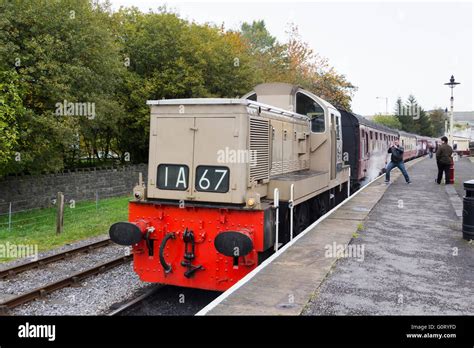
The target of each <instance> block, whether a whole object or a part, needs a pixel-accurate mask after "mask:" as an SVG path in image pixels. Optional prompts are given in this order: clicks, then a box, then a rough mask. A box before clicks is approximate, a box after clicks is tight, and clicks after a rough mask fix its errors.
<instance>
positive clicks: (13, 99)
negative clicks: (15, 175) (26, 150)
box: [0, 71, 25, 175]
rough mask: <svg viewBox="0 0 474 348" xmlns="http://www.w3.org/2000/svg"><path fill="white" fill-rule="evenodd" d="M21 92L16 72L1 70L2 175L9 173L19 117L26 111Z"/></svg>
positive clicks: (17, 135) (0, 167)
mask: <svg viewBox="0 0 474 348" xmlns="http://www.w3.org/2000/svg"><path fill="white" fill-rule="evenodd" d="M20 93H21V88H20V86H19V81H18V76H17V74H16V72H13V71H5V72H0V135H1V136H0V175H2V174H5V173H7V170H8V167H7V165H8V164H9V163H11V162H12V161H13V160H14V156H15V153H14V148H15V147H16V146H17V144H18V138H19V130H18V123H17V117H18V116H19V115H22V114H23V113H24V112H25V110H24V107H23V102H22V99H21V95H20Z"/></svg>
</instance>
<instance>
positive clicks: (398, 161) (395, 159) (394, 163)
mask: <svg viewBox="0 0 474 348" xmlns="http://www.w3.org/2000/svg"><path fill="white" fill-rule="evenodd" d="M404 151H405V150H404V149H403V146H399V145H398V140H395V141H394V143H393V145H392V146H391V147H390V148H389V149H388V153H391V154H392V158H391V160H390V163H389V164H388V165H387V170H386V172H385V183H387V184H388V183H389V182H390V171H391V170H392V169H393V168H395V167H397V168H398V169H400V171H401V172H402V174H403V176H404V177H405V181H406V182H407V184H411V181H410V177H409V176H408V173H407V170H406V169H405V165H404V164H403V152H404Z"/></svg>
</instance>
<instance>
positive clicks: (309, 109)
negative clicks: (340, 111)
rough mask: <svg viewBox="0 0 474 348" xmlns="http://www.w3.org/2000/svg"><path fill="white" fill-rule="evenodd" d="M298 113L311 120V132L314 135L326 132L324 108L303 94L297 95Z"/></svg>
mask: <svg viewBox="0 0 474 348" xmlns="http://www.w3.org/2000/svg"><path fill="white" fill-rule="evenodd" d="M296 112H297V113H298V114H302V115H306V116H308V117H309V118H310V119H311V131H312V132H313V133H323V132H324V131H325V130H326V123H325V120H324V110H323V108H322V107H321V106H320V105H319V104H318V103H316V101H315V100H313V99H312V98H310V97H308V96H307V95H305V94H303V93H299V92H298V93H296Z"/></svg>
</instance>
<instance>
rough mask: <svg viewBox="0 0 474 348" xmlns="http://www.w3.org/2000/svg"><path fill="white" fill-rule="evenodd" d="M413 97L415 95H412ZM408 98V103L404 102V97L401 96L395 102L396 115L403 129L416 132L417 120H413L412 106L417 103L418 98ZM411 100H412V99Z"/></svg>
mask: <svg viewBox="0 0 474 348" xmlns="http://www.w3.org/2000/svg"><path fill="white" fill-rule="evenodd" d="M410 97H413V96H410ZM410 97H409V99H408V102H407V103H406V104H404V103H403V101H402V99H401V98H400V97H399V98H398V99H397V101H396V103H395V111H394V112H395V115H396V117H397V119H398V121H399V122H400V124H401V126H402V128H401V130H403V131H405V132H409V133H414V132H415V131H416V130H415V121H414V120H413V114H412V112H411V111H410V110H411V106H414V105H415V104H416V100H415V99H414V97H413V98H410ZM410 100H411V101H410Z"/></svg>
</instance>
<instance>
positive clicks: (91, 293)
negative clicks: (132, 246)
mask: <svg viewBox="0 0 474 348" xmlns="http://www.w3.org/2000/svg"><path fill="white" fill-rule="evenodd" d="M148 286H150V284H148V283H143V282H142V281H140V279H139V278H138V276H137V275H136V274H135V273H134V272H133V269H132V264H131V263H130V264H125V265H121V266H118V267H116V268H114V269H112V270H110V271H108V272H106V273H102V274H98V275H96V276H93V277H91V278H88V279H86V280H85V281H83V282H81V283H80V284H79V286H78V287H70V288H64V289H61V290H59V291H55V292H53V293H52V294H50V295H48V296H47V297H46V298H44V299H42V300H36V301H34V302H30V303H27V304H24V305H22V306H19V307H17V308H15V309H13V310H12V311H11V312H10V314H11V315H103V314H105V313H107V312H109V308H110V307H111V306H112V305H114V304H116V303H117V302H123V301H126V300H127V299H129V298H132V297H134V296H135V295H134V294H135V293H136V292H139V291H140V290H142V289H143V288H145V287H148Z"/></svg>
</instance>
